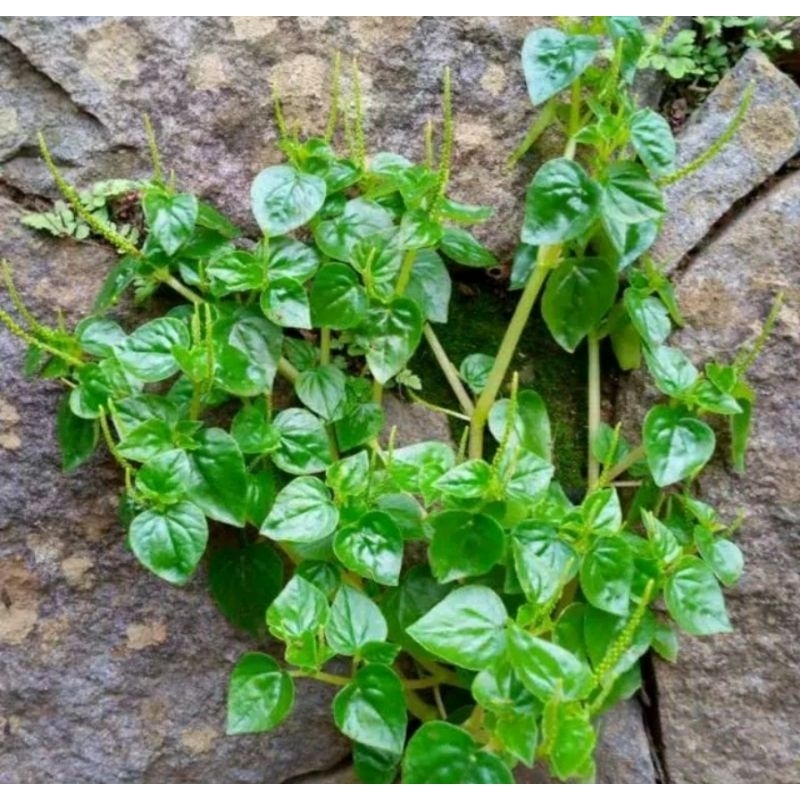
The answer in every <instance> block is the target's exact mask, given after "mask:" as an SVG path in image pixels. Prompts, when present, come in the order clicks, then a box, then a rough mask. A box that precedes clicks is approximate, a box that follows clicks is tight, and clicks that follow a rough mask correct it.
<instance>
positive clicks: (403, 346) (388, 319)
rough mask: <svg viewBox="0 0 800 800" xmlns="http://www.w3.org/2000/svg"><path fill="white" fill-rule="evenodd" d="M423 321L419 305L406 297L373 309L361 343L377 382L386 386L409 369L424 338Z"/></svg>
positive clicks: (363, 329)
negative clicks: (404, 369)
mask: <svg viewBox="0 0 800 800" xmlns="http://www.w3.org/2000/svg"><path fill="white" fill-rule="evenodd" d="M423 322H424V321H423V319H422V314H421V313H420V310H419V307H418V306H417V304H416V303H414V302H413V301H412V300H408V299H405V298H399V299H397V300H393V301H392V302H391V303H390V304H388V305H385V306H375V307H373V308H371V309H370V310H369V313H368V315H367V318H366V320H365V321H364V324H363V325H362V326H361V328H359V330H358V342H359V344H361V345H362V346H363V347H364V349H365V351H366V357H367V364H368V365H369V368H370V372H372V375H373V377H374V378H375V380H377V381H378V382H380V383H386V381H388V380H389V378H392V377H394V376H395V375H396V374H397V373H398V372H400V370H401V369H403V367H405V365H406V363H407V362H408V360H409V359H410V358H411V356H412V355H413V354H414V351H415V350H416V349H417V345H419V342H420V339H421V338H422V326H423Z"/></svg>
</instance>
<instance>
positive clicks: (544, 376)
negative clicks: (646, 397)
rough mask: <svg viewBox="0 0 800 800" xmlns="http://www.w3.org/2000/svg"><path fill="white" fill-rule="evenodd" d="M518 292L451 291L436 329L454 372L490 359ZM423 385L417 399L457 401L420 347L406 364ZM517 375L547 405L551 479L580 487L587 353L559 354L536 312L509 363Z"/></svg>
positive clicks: (457, 432) (458, 429) (457, 434)
mask: <svg viewBox="0 0 800 800" xmlns="http://www.w3.org/2000/svg"><path fill="white" fill-rule="evenodd" d="M518 296H519V295H518V293H516V292H515V293H506V292H501V291H500V290H499V289H497V288H495V287H487V286H484V285H476V284H471V285H470V286H469V287H467V288H466V289H465V290H464V291H459V290H458V289H456V291H455V292H454V295H453V300H452V302H451V304H450V321H449V322H448V324H447V326H445V327H442V326H436V334H437V336H439V337H440V338H441V340H442V344H443V345H444V348H445V350H446V351H447V353H448V355H449V356H450V358H451V359H452V361H453V362H454V364H455V365H456V367H458V366H459V365H460V364H461V361H462V359H464V358H465V357H466V356H468V355H470V353H486V354H487V355H493V354H494V353H495V352H496V351H497V347H498V345H499V343H500V340H501V338H502V336H503V333H504V332H505V328H506V325H507V323H508V320H509V319H510V318H511V314H512V313H513V311H514V306H515V305H516V301H517V298H518ZM411 369H412V370H413V371H414V372H415V373H417V375H419V377H420V379H421V381H422V392H421V395H422V397H424V398H425V400H427V401H429V402H431V403H435V404H436V405H442V406H445V407H448V408H455V407H456V401H455V398H454V397H453V395H452V392H451V391H450V388H449V387H448V386H447V383H446V382H445V380H444V377H443V376H442V374H441V371H440V369H439V367H438V365H437V363H436V360H435V359H434V358H433V356H432V355H431V352H430V350H429V349H428V348H427V347H426V346H425V344H424V343H423V344H422V346H421V347H420V349H419V352H418V353H417V355H416V356H415V357H414V360H413V361H412V363H411ZM512 369H514V370H516V371H518V372H519V376H520V386H521V387H527V388H531V389H535V390H536V391H537V392H539V394H541V395H542V397H543V398H544V400H545V402H546V403H547V407H548V411H549V414H550V424H551V427H552V431H553V441H554V447H553V460H554V463H555V466H556V476H557V478H558V480H559V481H561V483H562V485H563V486H564V487H565V488H567V489H572V488H579V487H583V486H584V484H585V481H586V477H585V462H586V446H587V445H586V353H585V349H584V348H579V350H578V352H577V353H575V354H574V355H570V354H569V353H566V352H564V351H563V350H562V349H561V348H560V347H559V346H558V345H557V344H556V343H555V342H554V341H553V339H552V337H551V336H550V334H549V332H548V331H547V328H546V327H545V324H544V322H543V321H542V319H541V317H540V315H539V312H538V308H537V309H536V310H534V313H533V314H532V316H531V320H530V322H529V323H528V326H527V328H526V330H525V335H524V336H523V339H522V341H521V343H520V347H519V351H518V352H517V355H516V357H515V359H514V362H513V364H512ZM451 428H452V432H453V437H454V439H455V440H456V441H457V442H458V441H460V438H461V435H462V432H463V430H464V424H463V423H461V422H459V421H458V420H456V419H454V420H452V426H451Z"/></svg>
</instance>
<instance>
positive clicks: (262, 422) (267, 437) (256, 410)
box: [231, 399, 280, 455]
mask: <svg viewBox="0 0 800 800" xmlns="http://www.w3.org/2000/svg"><path fill="white" fill-rule="evenodd" d="M231 436H233V438H234V439H235V440H236V444H238V445H239V449H240V450H241V451H242V452H243V453H245V454H246V455H251V454H258V455H261V454H263V453H271V452H272V451H273V450H275V448H276V447H277V446H278V444H279V442H280V434H279V433H278V431H277V430H276V429H275V428H274V427H273V425H272V424H271V423H270V422H269V421H268V419H267V408H266V405H265V403H264V401H263V399H257V400H256V401H255V402H254V403H251V404H250V405H247V406H242V408H240V409H239V411H237V412H236V416H235V417H234V418H233V422H232V423H231Z"/></svg>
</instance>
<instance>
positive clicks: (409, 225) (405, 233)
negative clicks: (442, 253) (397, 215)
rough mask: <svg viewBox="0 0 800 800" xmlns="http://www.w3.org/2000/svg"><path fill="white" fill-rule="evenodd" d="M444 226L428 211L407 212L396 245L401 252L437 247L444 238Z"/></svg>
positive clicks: (401, 223) (401, 221) (401, 222)
mask: <svg viewBox="0 0 800 800" xmlns="http://www.w3.org/2000/svg"><path fill="white" fill-rule="evenodd" d="M442 233H443V230H442V226H441V225H440V224H439V223H438V222H436V221H435V220H434V219H432V218H431V215H430V214H429V213H428V212H427V211H422V210H416V211H406V213H405V214H403V218H402V219H401V220H400V228H399V230H398V231H397V236H396V238H395V244H396V246H397V247H399V248H400V249H401V250H422V249H423V248H425V247H435V246H436V244H437V242H438V241H439V240H440V239H441V238H442Z"/></svg>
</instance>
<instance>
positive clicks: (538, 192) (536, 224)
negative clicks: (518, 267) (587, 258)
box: [521, 158, 600, 245]
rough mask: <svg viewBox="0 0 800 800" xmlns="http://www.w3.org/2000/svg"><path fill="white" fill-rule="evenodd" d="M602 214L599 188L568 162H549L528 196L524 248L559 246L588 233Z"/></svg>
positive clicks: (540, 172)
mask: <svg viewBox="0 0 800 800" xmlns="http://www.w3.org/2000/svg"><path fill="white" fill-rule="evenodd" d="M599 212H600V187H599V186H598V185H597V184H596V183H595V182H594V181H593V180H592V179H591V178H590V177H589V176H588V175H587V174H586V172H585V171H584V170H583V168H582V167H581V166H579V165H578V164H576V163H575V162H574V161H570V160H569V159H566V158H555V159H553V160H552V161H548V162H547V163H546V164H545V165H544V166H543V167H542V168H541V169H540V170H539V171H538V172H537V173H536V175H534V177H533V180H532V181H531V183H530V186H529V187H528V191H527V193H526V195H525V219H524V222H523V224H522V234H521V238H522V241H523V242H524V243H525V244H535V245H540V244H560V243H561V242H567V241H570V240H572V239H575V238H577V237H578V236H580V235H581V234H583V233H585V232H586V231H588V230H589V228H590V227H591V226H592V224H593V223H594V221H595V219H596V218H597V215H598V214H599Z"/></svg>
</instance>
